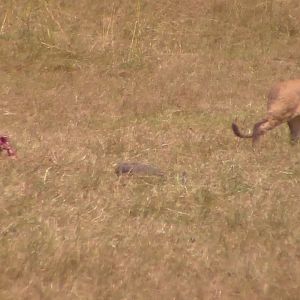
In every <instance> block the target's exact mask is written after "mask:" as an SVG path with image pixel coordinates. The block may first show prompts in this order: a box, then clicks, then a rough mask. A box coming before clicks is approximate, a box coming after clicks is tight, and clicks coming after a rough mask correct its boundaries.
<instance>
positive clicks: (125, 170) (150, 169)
mask: <svg viewBox="0 0 300 300" xmlns="http://www.w3.org/2000/svg"><path fill="white" fill-rule="evenodd" d="M115 172H116V174H117V175H118V176H121V175H138V176H157V177H164V176H165V174H164V172H163V171H162V170H161V169H159V168H157V167H155V166H152V165H148V164H142V163H136V162H134V163H132V162H122V163H119V164H118V165H117V167H116V169H115Z"/></svg>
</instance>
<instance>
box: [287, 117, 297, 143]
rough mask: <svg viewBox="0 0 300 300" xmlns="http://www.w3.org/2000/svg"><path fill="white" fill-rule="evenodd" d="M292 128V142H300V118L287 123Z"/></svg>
mask: <svg viewBox="0 0 300 300" xmlns="http://www.w3.org/2000/svg"><path fill="white" fill-rule="evenodd" d="M287 123H288V125H289V128H290V133H291V140H292V142H297V141H299V140H300V116H297V117H296V118H293V119H292V120H290V121H288V122H287Z"/></svg>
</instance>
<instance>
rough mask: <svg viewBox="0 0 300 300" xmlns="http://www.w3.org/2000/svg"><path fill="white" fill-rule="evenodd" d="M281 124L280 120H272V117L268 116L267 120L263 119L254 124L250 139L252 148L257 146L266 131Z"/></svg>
mask: <svg viewBox="0 0 300 300" xmlns="http://www.w3.org/2000/svg"><path fill="white" fill-rule="evenodd" d="M281 123H282V120H280V119H278V118H274V117H273V116H269V117H268V118H267V119H264V120H262V121H260V122H258V123H256V124H255V125H254V128H253V138H252V143H253V146H255V145H257V143H258V141H259V139H260V137H261V136H262V135H264V134H265V133H266V132H267V131H269V130H271V129H273V128H275V127H276V126H278V125H280V124H281Z"/></svg>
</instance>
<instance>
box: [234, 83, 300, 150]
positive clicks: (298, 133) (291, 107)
mask: <svg viewBox="0 0 300 300" xmlns="http://www.w3.org/2000/svg"><path fill="white" fill-rule="evenodd" d="M284 122H287V124H288V126H289V129H290V133H291V140H292V141H294V142H295V141H297V140H299V139H300V80H288V81H281V82H278V83H276V84H275V85H273V86H272V88H271V90H270V92H269V94H268V102H267V115H266V117H265V118H263V119H262V120H260V121H259V122H257V123H256V124H255V125H254V127H253V131H252V133H251V134H243V133H241V132H240V130H239V128H238V126H237V125H236V124H235V123H232V130H233V132H234V134H235V135H236V136H238V137H240V138H252V143H253V145H255V144H256V143H257V142H258V141H259V139H260V137H261V136H262V135H263V134H264V133H266V132H267V131H268V130H271V129H273V128H275V127H276V126H278V125H280V124H282V123H284Z"/></svg>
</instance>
